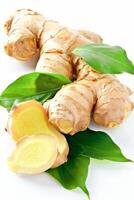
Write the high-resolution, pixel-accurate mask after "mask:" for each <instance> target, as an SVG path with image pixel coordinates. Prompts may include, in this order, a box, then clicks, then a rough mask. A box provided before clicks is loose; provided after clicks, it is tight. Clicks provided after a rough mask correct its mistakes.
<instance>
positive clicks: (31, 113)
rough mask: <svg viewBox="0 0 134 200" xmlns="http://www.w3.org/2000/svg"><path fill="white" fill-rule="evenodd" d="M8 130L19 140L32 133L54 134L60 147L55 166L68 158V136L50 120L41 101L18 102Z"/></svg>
mask: <svg viewBox="0 0 134 200" xmlns="http://www.w3.org/2000/svg"><path fill="white" fill-rule="evenodd" d="M8 130H9V132H10V133H11V134H12V137H13V139H14V140H15V141H17V142H18V141H19V140H21V139H22V138H23V137H26V136H31V135H42V134H43V135H45V134H47V135H51V136H53V137H54V138H55V140H56V142H57V148H58V157H57V160H56V161H55V163H54V167H57V166H59V165H61V164H63V163H64V162H65V161H66V160H67V155H68V152H69V148H68V143H67V141H66V138H65V136H64V135H62V134H61V133H60V132H59V131H57V130H56V128H55V127H54V126H53V125H52V124H51V123H50V122H49V121H48V117H47V114H46V111H45V109H44V108H43V106H42V105H41V104H40V103H39V102H37V101H35V100H29V101H25V102H23V103H19V104H17V105H16V106H15V107H14V108H13V109H12V110H11V112H10V117H9V121H8Z"/></svg>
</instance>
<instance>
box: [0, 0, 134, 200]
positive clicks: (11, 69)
mask: <svg viewBox="0 0 134 200" xmlns="http://www.w3.org/2000/svg"><path fill="white" fill-rule="evenodd" d="M18 8H31V9H34V10H36V11H39V12H42V13H43V14H44V15H45V16H48V17H49V18H52V19H55V20H58V21H60V22H61V23H62V24H65V25H66V26H70V27H72V28H78V29H79V28H80V29H82V28H83V29H89V30H92V31H95V32H97V33H99V34H100V35H101V36H102V37H103V38H104V42H105V43H108V44H113V45H120V46H122V47H124V48H125V49H126V50H127V52H128V55H129V57H130V58H131V60H133V61H134V54H133V53H134V23H133V20H134V11H133V8H134V7H133V0H98V1H97V0H92V1H90V0H87V1H86V0H71V1H70V0H66V1H65V0H57V1H56V0H38V1H36V0H23V1H19V0H18V1H17V0H10V1H9V0H3V1H1V5H0V92H1V91H2V90H3V89H4V88H5V86H7V85H8V84H9V83H10V82H11V81H13V80H14V79H15V78H17V77H18V76H20V75H22V74H24V73H27V72H29V71H32V70H33V69H34V68H33V66H34V65H35V62H28V63H21V62H19V61H16V60H14V59H13V58H10V57H8V56H6V55H5V54H4V51H3V43H4V40H5V39H6V36H5V35H4V31H3V23H4V20H5V19H6V18H7V16H8V15H10V14H11V13H12V12H13V11H14V10H15V9H18ZM120 79H121V81H123V82H124V83H125V84H127V85H128V86H130V87H131V89H132V90H133V91H134V76H131V75H126V74H124V75H121V76H120ZM133 99H134V97H133ZM5 115H6V113H5V111H1V112H0V199H2V200H6V199H7V200H9V199H10V200H18V199H19V200H30V199H31V200H48V199H49V200H63V199H64V200H68V199H69V200H84V199H86V197H85V196H84V195H83V194H82V193H81V192H80V191H79V190H77V191H76V190H75V191H67V190H65V189H63V188H62V187H61V186H60V185H59V184H57V182H55V181H54V180H53V179H52V178H50V177H49V176H48V175H47V174H41V175H36V176H27V175H16V174H14V173H12V172H11V171H9V170H8V167H7V157H8V156H9V154H10V152H11V150H12V148H13V146H14V144H13V142H12V141H11V138H10V136H9V135H8V134H7V133H5V132H4V130H3V127H4V125H3V123H4V119H5ZM94 127H95V126H94V125H92V128H94ZM95 128H96V129H98V130H105V131H107V132H108V133H109V134H110V135H111V137H112V138H113V140H114V141H115V142H116V143H117V144H118V145H119V146H120V147H121V149H122V150H123V152H124V154H125V155H126V156H127V157H129V158H131V159H133V160H134V112H133V113H132V114H131V115H130V117H129V118H128V119H127V120H126V121H125V122H124V123H123V124H122V125H121V126H119V127H118V128H114V129H112V130H111V129H103V128H102V127H97V126H96V127H95ZM87 186H88V188H89V190H90V195H91V200H126V199H127V200H134V189H133V188H134V164H132V163H113V162H108V161H97V160H91V165H90V168H89V176H88V179H87Z"/></svg>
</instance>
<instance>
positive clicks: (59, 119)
mask: <svg viewBox="0 0 134 200" xmlns="http://www.w3.org/2000/svg"><path fill="white" fill-rule="evenodd" d="M90 84H91V83H90V81H87V80H81V81H78V82H77V81H76V82H74V83H72V84H69V85H67V86H63V87H62V89H61V90H60V91H59V92H57V94H56V95H55V97H54V98H53V99H51V100H50V101H49V102H46V103H45V104H44V107H45V108H46V110H47V112H48V115H49V121H50V122H51V123H52V124H54V125H55V126H56V127H57V128H58V129H59V130H60V131H61V132H63V133H66V134H68V133H69V134H71V135H73V134H74V133H76V132H78V131H82V130H85V129H86V128H87V127H88V125H89V123H90V113H91V110H92V108H93V106H94V103H95V101H96V99H95V95H94V91H93V90H92V89H91V87H90Z"/></svg>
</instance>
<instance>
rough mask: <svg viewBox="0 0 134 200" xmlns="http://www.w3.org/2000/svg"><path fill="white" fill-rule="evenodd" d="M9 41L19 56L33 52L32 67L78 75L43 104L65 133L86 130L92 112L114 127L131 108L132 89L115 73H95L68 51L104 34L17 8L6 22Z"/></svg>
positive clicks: (27, 56)
mask: <svg viewBox="0 0 134 200" xmlns="http://www.w3.org/2000/svg"><path fill="white" fill-rule="evenodd" d="M5 29H6V32H7V35H8V42H7V44H6V45H5V50H6V53H7V54H8V55H10V56H13V57H15V58H16V59H19V60H29V59H31V58H32V57H33V56H34V55H35V54H36V53H37V52H39V53H40V57H39V60H38V63H37V66H36V71H39V72H52V73H60V74H63V75H65V76H66V77H68V78H69V79H72V77H73V74H74V73H75V75H76V77H77V80H76V81H74V82H73V83H71V84H69V85H66V86H63V87H62V89H61V90H60V91H58V92H57V94H56V95H55V97H54V98H53V99H51V100H50V101H49V102H46V103H45V104H44V107H45V108H46V110H47V114H48V117H49V121H50V122H51V123H52V124H54V125H55V126H56V127H57V128H58V130H60V131H61V132H63V133H68V134H71V135H73V134H75V133H76V132H78V131H82V130H84V129H86V128H87V127H88V126H89V124H90V116H91V113H92V114H93V119H94V121H95V122H96V123H97V124H100V125H103V126H106V127H115V126H117V125H118V124H120V123H121V122H122V121H123V120H124V119H125V118H126V116H127V115H128V113H129V112H130V111H131V110H132V108H133V106H132V102H131V101H130V100H129V96H130V95H131V91H130V90H129V89H128V88H127V87H126V86H124V85H123V84H121V83H120V82H119V81H118V80H117V78H116V77H115V76H113V75H109V74H101V73H99V72H96V71H95V70H94V69H92V67H89V66H88V65H86V63H85V62H84V61H83V60H81V59H80V58H78V57H77V56H75V55H73V54H72V50H73V49H74V48H75V47H77V46H80V45H83V44H88V43H91V42H92V43H93V42H94V43H101V42H102V39H101V37H100V36H98V35H97V34H95V33H92V32H89V31H82V30H80V31H74V30H71V29H68V28H66V27H64V26H62V25H60V24H59V23H58V22H56V21H52V20H48V19H47V18H45V17H44V16H42V15H41V14H39V13H37V12H34V11H32V10H27V9H22V10H17V11H16V12H15V13H14V14H13V15H12V16H11V17H10V18H9V19H8V20H7V21H6V23H5Z"/></svg>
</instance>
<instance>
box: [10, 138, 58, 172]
mask: <svg viewBox="0 0 134 200" xmlns="http://www.w3.org/2000/svg"><path fill="white" fill-rule="evenodd" d="M57 154H58V152H57V142H56V140H55V138H54V137H52V136H50V135H38V136H37V135H36V136H35V135H34V136H30V137H26V138H24V139H22V140H21V141H20V142H18V143H17V145H16V148H15V150H14V151H13V153H12V155H11V156H10V158H9V159H8V165H9V168H10V169H11V170H12V171H13V172H16V173H25V174H37V173H41V172H44V171H46V170H48V169H49V168H51V167H52V165H53V164H54V162H55V160H56V158H57Z"/></svg>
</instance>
